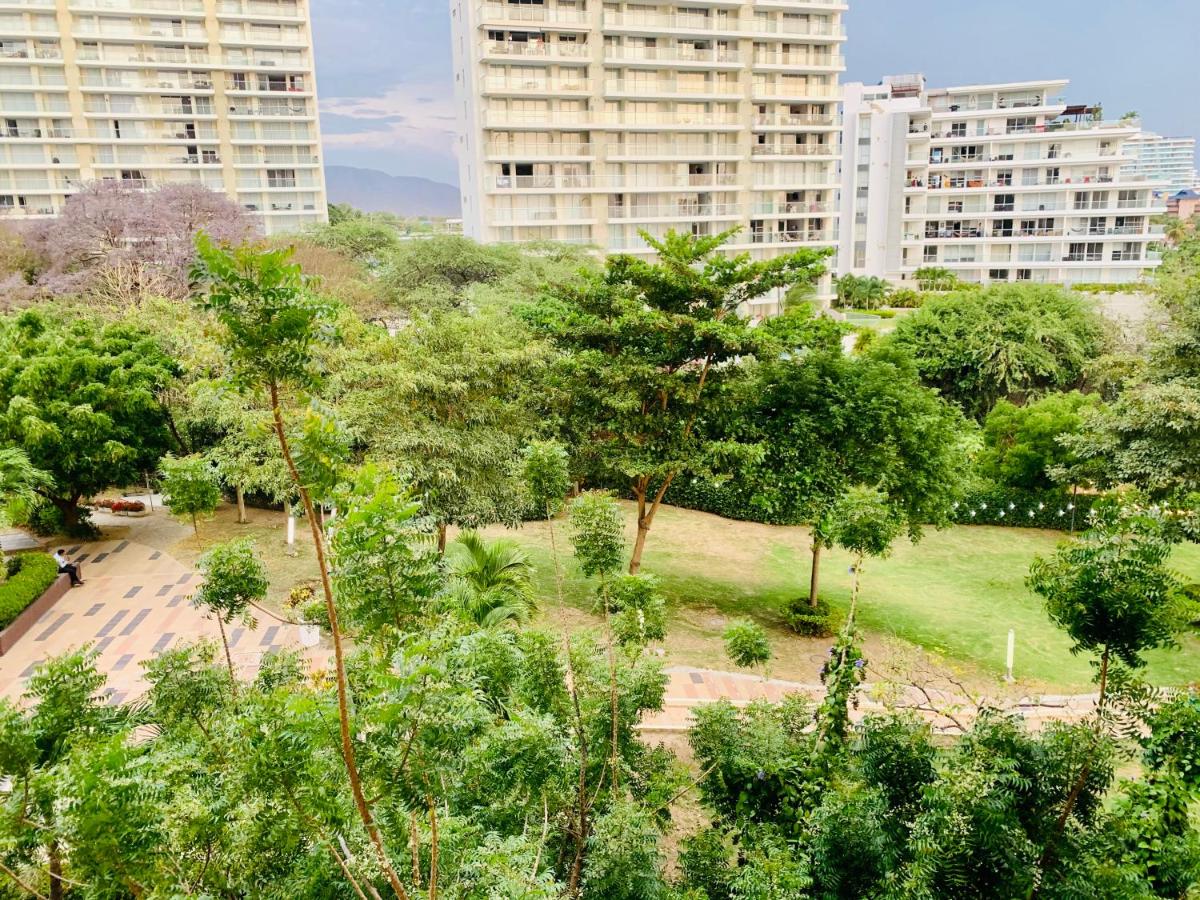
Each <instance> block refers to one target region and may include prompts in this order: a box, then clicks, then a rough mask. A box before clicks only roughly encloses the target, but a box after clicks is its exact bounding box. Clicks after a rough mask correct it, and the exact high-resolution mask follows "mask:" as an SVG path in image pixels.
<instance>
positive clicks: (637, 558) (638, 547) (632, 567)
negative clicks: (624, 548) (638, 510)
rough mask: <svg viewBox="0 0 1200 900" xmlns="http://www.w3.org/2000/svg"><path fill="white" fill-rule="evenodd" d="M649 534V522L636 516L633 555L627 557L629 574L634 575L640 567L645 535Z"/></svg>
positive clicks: (644, 546) (644, 547)
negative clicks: (635, 536)
mask: <svg viewBox="0 0 1200 900" xmlns="http://www.w3.org/2000/svg"><path fill="white" fill-rule="evenodd" d="M648 534H650V523H649V522H647V521H646V520H645V519H644V518H643V517H642V516H638V524H637V538H636V539H635V540H634V542H633V556H631V557H630V558H629V574H630V575H636V574H637V573H638V572H639V571H640V570H641V568H642V551H644V550H645V549H646V536H647V535H648Z"/></svg>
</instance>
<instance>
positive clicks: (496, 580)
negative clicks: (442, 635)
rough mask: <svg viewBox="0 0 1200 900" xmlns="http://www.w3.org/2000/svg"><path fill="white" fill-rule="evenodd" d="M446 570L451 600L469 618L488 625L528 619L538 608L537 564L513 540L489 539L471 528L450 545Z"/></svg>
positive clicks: (468, 619)
mask: <svg viewBox="0 0 1200 900" xmlns="http://www.w3.org/2000/svg"><path fill="white" fill-rule="evenodd" d="M446 570H447V573H448V574H449V576H450V598H449V602H450V604H451V606H452V608H454V609H455V610H456V611H458V612H459V613H461V614H462V615H463V616H464V617H465V618H466V619H467V621H469V622H474V623H475V624H477V625H482V626H484V627H487V628H494V627H496V626H498V625H506V624H515V623H520V622H526V621H528V620H529V617H530V616H531V615H532V614H533V612H534V610H535V609H536V608H537V604H536V602H535V600H534V595H533V582H532V577H533V564H532V563H531V562H530V561H529V554H528V553H526V552H525V551H524V550H523V549H521V547H519V546H518V545H517V544H515V543H514V542H512V541H505V540H499V541H491V542H490V543H489V542H487V541H485V540H483V538H481V537H480V536H479V534H478V533H477V532H474V531H468V532H466V533H465V534H462V535H460V536H459V537H458V538H457V539H456V540H455V541H454V543H453V544H451V545H450V551H449V552H448V553H447V554H446Z"/></svg>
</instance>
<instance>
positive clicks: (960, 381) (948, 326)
mask: <svg viewBox="0 0 1200 900" xmlns="http://www.w3.org/2000/svg"><path fill="white" fill-rule="evenodd" d="M889 342H890V343H891V344H893V345H894V346H896V347H898V348H900V349H902V350H904V351H905V352H907V353H909V354H910V355H911V356H912V358H913V359H914V360H915V362H916V364H917V370H918V371H919V372H920V375H921V379H922V381H924V382H925V383H926V384H927V385H929V386H930V387H933V388H936V389H937V390H939V391H940V392H941V394H942V396H944V397H946V398H947V399H948V400H952V401H953V402H955V403H957V404H958V405H959V406H960V407H961V408H962V409H963V411H964V412H965V413H967V414H968V415H970V416H973V417H974V418H976V419H979V420H980V421H982V420H983V419H984V418H986V417H987V414H988V413H989V412H990V411H991V409H992V407H993V406H995V405H996V402H997V401H998V400H1001V399H1004V398H1008V399H1012V400H1021V399H1024V398H1032V397H1036V396H1039V395H1040V394H1043V393H1045V392H1047V391H1064V390H1070V389H1072V388H1076V387H1079V386H1081V385H1082V383H1083V381H1084V376H1085V373H1086V371H1087V368H1088V364H1089V363H1090V362H1091V361H1092V360H1093V359H1095V358H1096V357H1098V356H1100V355H1101V354H1102V353H1103V352H1104V350H1105V349H1106V348H1107V346H1108V332H1107V328H1106V326H1105V324H1104V322H1103V320H1102V319H1101V318H1100V315H1099V314H1098V313H1097V312H1095V311H1094V310H1093V309H1091V307H1090V306H1089V305H1088V301H1087V300H1086V299H1085V298H1083V297H1082V296H1081V295H1079V294H1072V293H1069V292H1067V291H1064V290H1062V289H1061V288H1059V287H1054V286H1049V285H995V286H992V287H989V288H986V289H983V290H975V291H959V292H957V293H952V294H948V295H946V296H945V297H938V298H935V299H933V300H931V301H929V302H928V303H926V304H925V305H924V306H922V307H921V308H920V309H919V310H917V312H915V313H914V314H913V315H911V316H906V317H905V318H903V319H901V320H900V321H899V323H898V324H897V326H896V330H895V332H893V334H892V336H891V337H890V339H889Z"/></svg>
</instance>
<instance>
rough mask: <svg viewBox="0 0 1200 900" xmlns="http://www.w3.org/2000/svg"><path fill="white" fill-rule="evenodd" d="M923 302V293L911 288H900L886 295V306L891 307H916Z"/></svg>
mask: <svg viewBox="0 0 1200 900" xmlns="http://www.w3.org/2000/svg"><path fill="white" fill-rule="evenodd" d="M924 302H925V295H924V294H923V293H921V292H920V291H914V290H913V289H912V288H900V289H898V290H895V291H892V293H891V295H890V296H889V297H888V306H890V307H891V308H892V309H918V308H919V307H920V306H921V304H922V303H924Z"/></svg>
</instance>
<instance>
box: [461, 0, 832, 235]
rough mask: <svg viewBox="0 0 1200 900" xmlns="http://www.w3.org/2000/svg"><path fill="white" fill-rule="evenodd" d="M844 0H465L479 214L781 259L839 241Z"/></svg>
mask: <svg viewBox="0 0 1200 900" xmlns="http://www.w3.org/2000/svg"><path fill="white" fill-rule="evenodd" d="M845 9H846V5H845V4H844V3H842V2H839V0H657V2H632V0H452V3H451V15H452V20H453V41H454V47H453V50H454V56H455V63H456V76H455V77H456V81H457V84H456V88H457V103H458V117H459V122H460V133H459V134H460V141H461V146H460V148H459V156H460V164H461V185H462V195H463V219H464V227H465V231H466V233H467V234H468V235H469V236H470V237H473V238H476V239H478V240H481V241H486V242H508V241H513V242H520V241H527V240H537V239H545V240H556V241H571V242H578V243H585V244H595V245H597V246H598V247H600V248H601V249H603V250H606V251H610V252H613V251H620V252H628V253H649V252H650V251H649V249H648V248H647V246H646V244H645V242H644V241H643V240H642V239H641V238H640V237H639V235H638V232H639V230H645V231H647V232H649V233H651V234H653V235H661V234H663V233H665V232H666V231H667V230H668V229H671V228H674V229H677V230H680V229H683V230H691V231H693V232H695V233H697V234H715V233H718V232H720V231H723V230H725V229H728V228H733V227H740V228H741V229H742V230H741V233H740V235H739V236H738V237H737V238H735V239H734V241H733V243H732V245H731V246H732V249H736V250H747V251H750V252H751V253H752V254H754V255H755V256H758V257H763V258H766V257H770V256H775V255H778V254H780V253H785V252H789V251H791V250H794V249H796V248H798V247H801V246H814V247H817V246H831V245H833V244H834V243H835V242H836V239H837V216H838V211H837V208H836V206H837V205H836V202H835V197H836V192H837V154H838V139H837V133H838V129H839V125H840V123H839V119H838V115H837V109H838V102H839V98H840V89H839V86H838V77H839V73H841V72H842V71H843V69H844V65H843V60H842V55H841V52H840V47H841V43H842V41H843V40H844V37H843V33H842V14H843V12H844V11H845Z"/></svg>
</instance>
